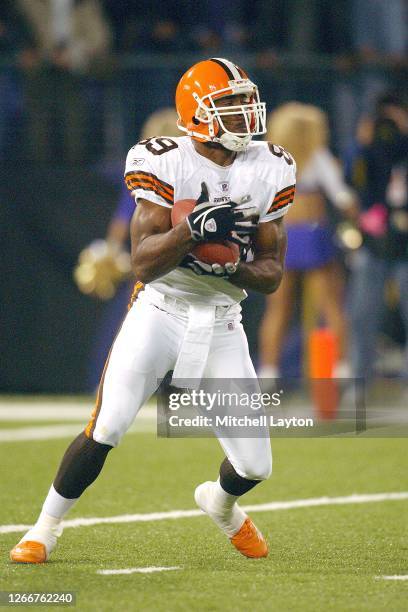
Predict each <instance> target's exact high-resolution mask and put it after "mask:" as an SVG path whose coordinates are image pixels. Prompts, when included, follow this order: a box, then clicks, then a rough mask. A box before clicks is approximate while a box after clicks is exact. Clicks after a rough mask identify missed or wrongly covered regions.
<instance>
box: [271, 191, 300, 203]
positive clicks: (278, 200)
mask: <svg viewBox="0 0 408 612" xmlns="http://www.w3.org/2000/svg"><path fill="white" fill-rule="evenodd" d="M294 195H295V190H294V189H292V190H291V191H288V192H287V193H284V194H283V195H280V196H279V197H278V198H277V197H276V196H275V198H274V200H273V204H279V202H282V200H285V199H286V198H288V197H289V196H294Z"/></svg>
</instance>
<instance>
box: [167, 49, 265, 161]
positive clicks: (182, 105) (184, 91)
mask: <svg viewBox="0 0 408 612" xmlns="http://www.w3.org/2000/svg"><path fill="white" fill-rule="evenodd" d="M239 94H244V95H246V96H248V103H247V102H245V103H244V104H242V103H240V104H236V105H234V106H216V105H215V104H214V101H215V100H219V99H220V98H224V97H225V96H231V95H239ZM176 110H177V114H178V121H177V125H178V128H179V129H180V130H182V131H183V132H185V133H186V134H188V136H191V137H192V138H195V139H196V140H198V141H200V142H206V141H211V142H218V143H220V144H222V145H223V146H224V147H225V148H226V149H229V150H230V151H242V150H244V149H245V148H246V147H247V146H248V144H249V143H250V141H251V139H252V137H253V136H259V135H261V134H265V133H266V108H265V103H264V102H260V100H259V92H258V87H257V86H256V85H255V83H253V82H252V81H251V80H250V79H249V78H248V75H247V74H246V73H245V72H244V70H242V68H240V67H239V66H236V65H235V64H233V63H232V62H230V61H229V60H226V59H223V58H218V57H214V58H212V59H208V60H204V61H202V62H198V64H194V66H192V67H191V68H190V69H189V70H187V72H186V73H185V74H183V76H182V77H181V79H180V81H179V83H178V85H177V90H176ZM231 115H240V116H241V117H243V118H244V120H245V127H246V129H245V131H243V132H232V131H230V130H228V129H227V128H226V126H225V122H224V121H223V118H225V117H227V116H231Z"/></svg>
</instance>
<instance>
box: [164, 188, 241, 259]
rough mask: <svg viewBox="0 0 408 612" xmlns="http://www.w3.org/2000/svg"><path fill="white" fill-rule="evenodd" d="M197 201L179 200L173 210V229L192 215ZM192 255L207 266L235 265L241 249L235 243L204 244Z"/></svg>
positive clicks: (225, 241) (193, 250) (197, 247)
mask: <svg viewBox="0 0 408 612" xmlns="http://www.w3.org/2000/svg"><path fill="white" fill-rule="evenodd" d="M195 203H196V201H195V200H193V199H186V200H178V201H177V202H174V206H173V208H172V209H171V222H172V225H173V227H174V226H175V225H177V223H181V221H183V220H184V219H185V217H187V215H189V214H190V213H191V211H192V210H193V208H194V206H195ZM191 252H192V254H193V255H195V257H197V259H199V260H200V261H203V262H204V263H207V264H213V263H218V264H221V265H222V266H223V265H225V264H226V263H235V262H236V261H237V260H238V257H239V247H238V245H237V244H235V243H234V242H230V241H229V240H224V241H223V242H202V243H200V244H198V245H197V246H196V247H194V248H193V249H192V251H191Z"/></svg>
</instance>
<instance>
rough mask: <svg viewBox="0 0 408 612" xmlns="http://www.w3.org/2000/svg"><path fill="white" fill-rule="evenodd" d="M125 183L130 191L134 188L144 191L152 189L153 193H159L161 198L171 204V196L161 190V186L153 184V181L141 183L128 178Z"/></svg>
mask: <svg viewBox="0 0 408 612" xmlns="http://www.w3.org/2000/svg"><path fill="white" fill-rule="evenodd" d="M126 184H127V186H128V189H129V190H130V191H134V190H135V189H143V190H144V191H153V193H156V194H157V195H159V196H160V197H161V198H163V199H164V200H166V202H168V203H169V204H173V198H172V197H171V196H169V195H168V194H167V193H165V192H164V191H162V190H161V188H160V187H159V186H158V185H155V184H154V183H141V182H140V181H134V180H132V179H128V181H127V183H126Z"/></svg>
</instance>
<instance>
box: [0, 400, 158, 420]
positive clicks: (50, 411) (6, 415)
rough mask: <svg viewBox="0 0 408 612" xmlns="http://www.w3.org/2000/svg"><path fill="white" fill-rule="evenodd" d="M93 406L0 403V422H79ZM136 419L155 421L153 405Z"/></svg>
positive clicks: (87, 418) (56, 403) (85, 418)
mask: <svg viewBox="0 0 408 612" xmlns="http://www.w3.org/2000/svg"><path fill="white" fill-rule="evenodd" d="M92 408H93V404H92V403H89V404H85V405H84V406H78V403H76V404H75V403H72V404H69V403H59V402H55V403H41V404H40V403H38V404H37V403H35V402H33V403H31V404H30V403H27V402H26V403H15V404H14V403H8V404H5V403H4V402H3V403H2V402H1V401H0V421H81V422H86V421H88V420H89V418H90V416H91V412H92ZM137 418H138V419H155V418H156V408H155V405H152V404H150V405H146V406H144V407H143V408H142V409H141V410H140V411H139V414H138V415H137Z"/></svg>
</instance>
